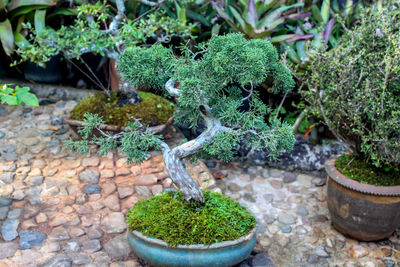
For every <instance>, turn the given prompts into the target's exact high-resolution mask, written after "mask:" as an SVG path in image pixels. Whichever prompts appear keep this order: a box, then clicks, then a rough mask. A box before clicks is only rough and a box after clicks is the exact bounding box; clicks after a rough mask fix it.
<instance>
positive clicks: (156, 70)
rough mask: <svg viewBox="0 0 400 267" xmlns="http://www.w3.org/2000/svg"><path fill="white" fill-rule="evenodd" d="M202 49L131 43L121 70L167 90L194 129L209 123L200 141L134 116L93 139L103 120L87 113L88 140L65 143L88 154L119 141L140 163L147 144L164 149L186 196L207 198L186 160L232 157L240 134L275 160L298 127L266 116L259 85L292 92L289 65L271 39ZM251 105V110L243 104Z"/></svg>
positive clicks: (178, 116) (223, 39) (220, 42)
mask: <svg viewBox="0 0 400 267" xmlns="http://www.w3.org/2000/svg"><path fill="white" fill-rule="evenodd" d="M198 51H199V52H197V53H193V52H191V51H190V50H186V53H184V54H183V55H182V56H181V57H176V56H174V54H173V53H172V51H171V50H170V49H168V48H165V47H163V46H161V45H154V46H152V47H150V48H140V47H133V48H129V49H126V50H125V51H124V53H123V54H122V55H121V59H120V64H119V69H120V71H121V73H122V74H123V78H124V79H126V80H127V81H128V82H129V83H130V84H131V85H132V86H134V87H142V86H152V87H156V88H160V89H161V88H164V89H165V93H168V94H169V95H170V96H172V97H174V98H175V99H176V107H177V111H176V112H175V115H174V118H175V120H176V121H177V122H179V123H185V124H187V125H189V126H190V127H195V126H196V125H197V124H198V122H199V121H204V123H205V125H206V129H205V130H204V131H203V132H202V134H200V135H199V136H198V137H197V138H196V139H193V140H190V141H187V142H185V143H183V144H181V145H179V146H177V147H174V148H171V147H169V146H168V144H167V143H166V142H164V141H163V140H162V139H161V137H160V136H156V135H154V134H152V133H150V132H149V131H148V130H147V129H146V128H144V127H143V125H142V124H141V122H140V121H139V120H137V119H135V118H132V122H131V123H130V124H129V125H128V127H127V128H126V130H125V131H124V132H121V133H119V134H117V135H111V134H109V133H106V132H102V131H101V130H100V132H102V137H97V138H93V139H90V134H91V132H92V130H93V129H97V130H99V128H98V126H99V125H100V124H102V120H101V119H100V118H99V117H98V116H97V115H92V114H86V120H85V123H84V127H83V128H81V129H80V134H81V135H82V136H83V139H82V140H80V141H69V143H68V144H67V146H68V147H70V148H71V149H72V150H73V151H75V152H80V153H83V154H85V153H87V152H88V151H89V147H88V145H89V144H98V145H100V150H99V153H100V154H106V153H107V152H108V151H109V150H110V149H113V148H116V147H117V146H120V147H121V150H122V151H123V152H125V153H126V154H127V158H128V161H132V160H133V159H135V160H136V161H137V162H141V161H143V160H145V159H146V154H147V152H148V150H149V149H152V148H155V149H161V150H162V152H163V157H164V162H165V166H166V169H167V170H168V173H169V175H170V177H171V179H172V181H173V182H174V184H175V185H176V186H177V187H178V188H179V189H180V191H181V192H182V195H183V196H184V198H185V200H187V201H188V200H191V199H192V200H195V201H197V202H200V203H203V202H204V195H203V192H202V191H201V189H200V187H199V186H198V184H197V183H196V182H195V181H194V180H193V179H192V178H191V177H190V175H189V173H188V172H187V170H186V169H185V164H184V162H183V159H184V158H188V157H192V158H200V157H216V158H219V159H221V160H224V161H230V160H232V159H233V156H234V149H235V148H236V146H237V145H238V144H239V142H241V141H242V140H246V141H247V142H249V143H250V144H251V145H253V146H255V147H258V148H266V149H268V151H269V156H270V157H272V158H275V157H276V156H278V155H279V154H280V153H281V152H282V151H285V150H290V149H292V147H293V144H294V141H295V139H294V136H293V134H292V128H291V127H290V126H289V125H287V124H286V123H282V122H280V121H278V120H274V121H272V123H271V124H270V125H267V124H266V122H265V116H266V115H267V113H268V112H269V111H270V110H269V109H268V108H267V106H266V105H264V104H263V103H262V101H261V100H260V99H259V97H258V93H257V92H256V91H255V89H254V88H255V86H257V85H258V84H260V83H261V82H263V81H265V80H266V79H269V80H271V82H272V84H273V90H274V91H275V92H279V91H280V92H286V91H289V90H292V88H293V87H294V81H293V79H292V76H291V74H290V72H289V70H288V69H287V68H286V67H285V66H284V65H282V64H281V63H279V61H278V53H277V51H276V49H275V47H274V46H273V45H272V44H271V43H270V42H269V41H265V40H250V41H248V40H246V39H245V38H244V37H243V36H242V35H241V34H229V35H226V36H213V37H212V38H211V40H210V41H209V42H207V43H205V44H202V45H200V46H199V47H198ZM245 103H247V105H248V108H245V107H244V105H245Z"/></svg>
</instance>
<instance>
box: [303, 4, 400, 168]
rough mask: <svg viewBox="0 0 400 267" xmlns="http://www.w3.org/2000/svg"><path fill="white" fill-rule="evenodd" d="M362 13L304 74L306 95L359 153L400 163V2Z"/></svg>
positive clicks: (391, 164) (385, 162)
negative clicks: (339, 41) (338, 42)
mask: <svg viewBox="0 0 400 267" xmlns="http://www.w3.org/2000/svg"><path fill="white" fill-rule="evenodd" d="M399 4H400V3H399V1H387V2H385V4H384V5H383V7H381V8H379V5H377V6H373V7H371V8H370V9H368V10H366V12H365V13H363V14H362V16H361V18H360V21H359V22H358V23H357V25H356V26H355V28H354V29H353V30H349V31H348V32H346V33H345V34H344V36H343V37H342V40H341V43H340V44H339V45H338V46H337V47H336V48H335V49H333V50H331V51H328V52H324V53H320V54H317V55H316V56H315V60H313V61H312V63H311V64H310V66H309V68H308V69H307V73H306V74H305V75H304V76H303V78H304V80H305V82H306V83H307V85H308V88H309V90H308V91H305V92H304V96H305V97H306V98H307V100H308V101H309V102H310V104H311V105H312V106H313V107H314V108H316V109H318V110H319V111H320V114H321V115H322V117H323V118H324V121H325V123H326V124H327V125H328V126H329V128H330V130H331V131H332V132H333V133H334V134H335V135H336V136H337V138H338V139H340V140H342V141H344V142H345V143H346V144H347V145H348V146H349V148H351V150H352V151H353V154H354V155H355V156H356V157H358V158H361V159H363V160H364V161H366V162H368V163H370V164H374V165H375V166H377V167H381V168H383V167H386V166H389V168H391V167H398V166H400V156H399V155H400V141H399V140H400V124H399V121H400V105H399V103H400V86H399V85H400V75H399V74H400V72H399V71H400V50H399V49H398V48H399V47H400V38H399V32H400V5H399Z"/></svg>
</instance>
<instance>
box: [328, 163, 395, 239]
mask: <svg viewBox="0 0 400 267" xmlns="http://www.w3.org/2000/svg"><path fill="white" fill-rule="evenodd" d="M349 162H350V164H349ZM351 163H353V164H354V165H355V166H354V167H353V166H351ZM364 164H365V163H364V162H363V161H361V160H358V159H356V158H354V157H353V156H351V155H342V156H341V157H336V158H334V159H332V160H330V161H328V162H327V163H326V165H325V169H326V172H327V174H328V209H329V213H330V216H331V220H332V223H333V226H334V227H335V228H336V229H337V230H339V231H340V232H342V233H344V234H346V235H349V236H351V237H353V238H355V239H358V240H363V241H373V240H380V239H384V238H387V237H389V236H391V235H392V233H393V232H394V231H395V230H396V229H397V228H398V227H400V212H399V210H400V184H397V185H396V183H395V182H396V180H393V179H392V176H393V175H395V173H394V172H390V173H388V174H386V175H385V173H381V171H379V169H376V168H374V167H372V166H369V165H366V164H365V165H364ZM357 167H358V168H360V167H361V168H362V169H358V170H357ZM349 168H352V169H349ZM338 169H339V170H340V171H339V170H338ZM342 172H344V173H346V174H348V175H349V176H350V177H351V178H349V177H347V176H346V175H344V174H343V173H342ZM397 175H400V173H397ZM393 177H394V176H393ZM374 181H380V184H382V181H386V182H384V184H387V185H386V186H382V185H379V186H378V185H372V184H366V183H362V182H369V183H374ZM397 181H398V179H397Z"/></svg>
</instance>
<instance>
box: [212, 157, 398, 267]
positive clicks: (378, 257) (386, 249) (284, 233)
mask: <svg viewBox="0 0 400 267" xmlns="http://www.w3.org/2000/svg"><path fill="white" fill-rule="evenodd" d="M207 164H208V165H209V166H210V167H213V168H212V169H211V170H212V172H214V173H215V174H216V175H215V176H217V177H223V176H225V175H226V177H224V178H221V179H218V180H217V181H216V185H217V187H218V188H219V189H220V190H221V192H222V193H224V194H226V195H227V196H230V197H231V198H233V199H235V200H237V201H239V202H240V203H241V204H242V205H244V206H247V207H248V208H249V209H250V210H251V211H252V212H253V214H255V215H256V217H257V219H258V223H259V228H258V234H257V235H258V243H257V245H256V248H255V250H256V252H257V251H265V252H267V253H268V256H269V257H270V258H271V259H272V261H273V262H274V263H275V265H277V266H346V267H353V266H354V267H356V266H366V267H374V266H376V267H395V266H400V253H399V250H400V240H399V237H400V230H399V231H397V233H395V234H393V235H392V236H391V237H390V239H389V240H385V241H381V242H358V241H356V240H353V239H350V238H346V237H345V236H343V235H342V234H340V233H339V232H337V231H336V230H335V229H334V228H332V226H331V224H330V221H329V214H328V209H327V202H326V197H327V196H326V186H325V179H321V178H319V177H316V176H311V175H307V174H301V173H293V172H285V171H282V170H278V169H268V168H263V167H260V166H245V165H244V164H241V163H238V162H235V163H230V164H225V163H218V164H215V162H210V163H207ZM399 212H400V211H399ZM265 260H266V262H267V260H268V259H267V257H265ZM265 266H268V265H265ZM242 267H244V266H242Z"/></svg>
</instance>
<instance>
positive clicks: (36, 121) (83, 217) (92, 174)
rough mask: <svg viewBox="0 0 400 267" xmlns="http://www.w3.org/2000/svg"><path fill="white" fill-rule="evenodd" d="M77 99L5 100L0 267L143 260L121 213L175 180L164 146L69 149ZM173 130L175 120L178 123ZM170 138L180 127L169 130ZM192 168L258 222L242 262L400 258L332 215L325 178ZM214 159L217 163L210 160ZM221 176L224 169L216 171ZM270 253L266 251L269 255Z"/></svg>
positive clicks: (347, 262)
mask: <svg viewBox="0 0 400 267" xmlns="http://www.w3.org/2000/svg"><path fill="white" fill-rule="evenodd" d="M75 104H76V102H74V101H67V102H64V101H60V102H58V103H57V104H52V105H47V106H41V107H38V108H23V107H7V106H0V153H1V154H0V225H1V227H0V232H1V235H0V267H2V266H71V265H72V266H78V265H83V266H142V263H141V262H140V261H139V260H138V259H137V258H136V257H135V255H133V254H132V253H131V252H130V250H129V246H128V243H127V242H126V240H125V234H126V225H125V222H124V215H125V214H126V212H127V210H128V209H129V208H131V207H132V205H133V204H134V203H136V202H137V201H138V200H140V199H142V198H146V197H149V196H151V195H152V194H156V193H158V192H161V191H162V190H163V189H165V188H167V187H169V186H171V180H170V179H169V178H168V175H167V173H166V171H165V169H164V167H163V163H162V158H161V155H160V154H159V153H156V152H154V153H152V156H151V158H150V159H149V160H148V161H146V162H144V163H143V164H142V165H140V166H137V165H127V164H125V158H124V157H122V156H119V155H118V153H110V154H109V155H108V156H106V157H99V156H97V155H96V154H95V153H94V152H95V149H93V151H92V154H91V155H90V156H89V157H88V158H83V157H78V156H75V155H72V154H71V153H70V152H68V151H62V142H63V140H65V139H67V138H68V137H70V136H73V133H72V131H71V130H69V128H68V127H66V126H65V125H63V123H62V117H63V116H67V114H68V112H69V111H70V110H71V108H72V107H73V106H74V105H75ZM172 130H173V129H172ZM169 135H170V136H171V137H174V138H170V140H169V141H170V142H171V143H177V142H179V140H180V138H181V137H179V134H177V133H174V132H171V133H170V134H169ZM208 165H209V166H210V167H214V168H212V169H211V170H212V172H220V173H222V174H224V175H226V177H224V178H222V179H218V180H217V181H216V186H215V185H213V183H214V182H213V181H214V180H213V179H212V177H211V176H210V173H209V172H208V170H207V169H206V168H205V167H204V164H198V165H196V166H190V171H191V173H192V174H193V175H194V176H196V177H197V178H198V179H200V180H202V181H203V184H207V185H211V188H214V189H213V190H217V191H222V192H223V193H225V194H227V195H228V196H231V197H232V198H234V199H237V200H238V201H240V202H241V203H242V204H243V205H246V206H248V207H249V208H250V209H251V210H252V212H253V213H254V214H255V215H256V217H257V219H258V221H259V229H258V243H257V245H256V247H255V250H254V253H253V254H254V255H255V256H252V257H250V258H249V259H248V260H247V261H246V262H243V263H242V264H241V265H240V266H242V267H245V266H252V265H254V266H271V265H267V264H268V262H270V260H271V259H272V261H273V262H274V263H275V265H276V266H379V267H384V266H387V267H389V266H400V264H399V261H400V253H398V251H397V250H399V249H400V242H399V240H398V236H395V235H393V236H392V237H391V238H390V240H388V241H384V242H379V243H373V242H370V243H359V242H356V241H354V240H351V239H348V238H346V237H344V236H342V235H341V234H339V233H338V232H336V231H335V230H334V229H332V227H331V226H330V224H329V218H328V214H327V209H326V192H325V186H323V180H321V179H320V178H317V177H314V176H309V175H304V174H295V173H287V172H283V171H280V170H276V169H268V168H261V167H255V166H250V167H248V166H244V165H243V164H239V163H232V164H221V163H217V164H216V166H215V164H213V162H210V163H208ZM213 165H214V166H213ZM216 176H220V175H216ZM266 253H268V254H266Z"/></svg>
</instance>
